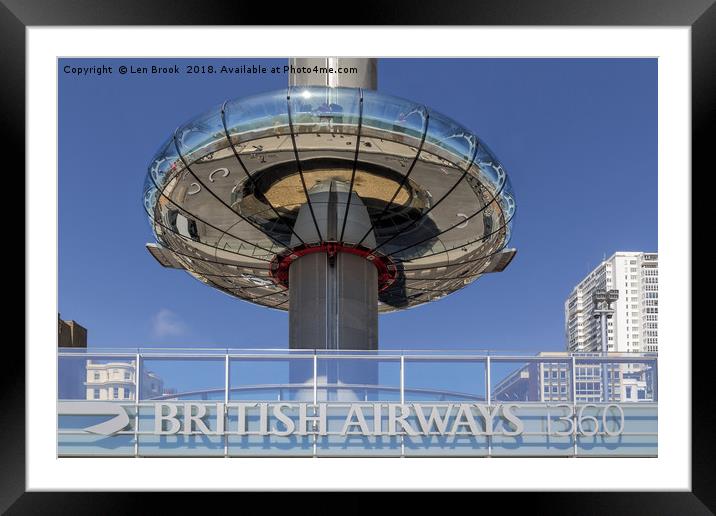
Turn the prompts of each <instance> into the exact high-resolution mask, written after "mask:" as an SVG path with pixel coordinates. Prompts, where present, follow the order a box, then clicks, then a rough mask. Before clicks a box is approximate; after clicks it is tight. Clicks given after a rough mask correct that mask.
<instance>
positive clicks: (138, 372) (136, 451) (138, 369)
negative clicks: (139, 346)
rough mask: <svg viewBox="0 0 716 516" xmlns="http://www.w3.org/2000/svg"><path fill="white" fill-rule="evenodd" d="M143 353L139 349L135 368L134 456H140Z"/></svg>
mask: <svg viewBox="0 0 716 516" xmlns="http://www.w3.org/2000/svg"><path fill="white" fill-rule="evenodd" d="M141 358H142V355H141V354H140V353H139V350H137V355H136V357H135V360H136V366H135V368H134V457H135V458H136V457H138V456H139V386H140V382H139V379H140V377H141V376H142V371H141V367H140V363H139V361H140V360H141Z"/></svg>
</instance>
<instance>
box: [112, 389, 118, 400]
mask: <svg viewBox="0 0 716 516" xmlns="http://www.w3.org/2000/svg"><path fill="white" fill-rule="evenodd" d="M112 398H113V399H119V387H112Z"/></svg>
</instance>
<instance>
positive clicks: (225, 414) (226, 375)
mask: <svg viewBox="0 0 716 516" xmlns="http://www.w3.org/2000/svg"><path fill="white" fill-rule="evenodd" d="M228 404H229V349H228V348H227V349H226V355H224V410H223V413H222V415H221V417H223V418H224V424H223V425H222V426H223V428H224V457H228V456H229V436H228V434H227V432H226V429H227V428H228V425H229V421H228V419H229V418H228V415H229V412H228V410H229V409H228V408H227V405H228ZM216 417H217V418H218V417H219V414H217V415H216Z"/></svg>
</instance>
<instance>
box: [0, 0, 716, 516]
mask: <svg viewBox="0 0 716 516" xmlns="http://www.w3.org/2000/svg"><path fill="white" fill-rule="evenodd" d="M715 1H716V0H652V1H650V2H644V1H643V0H602V1H599V2H597V1H594V0H532V1H523V0H490V1H475V0H473V1H472V2H468V1H465V0H463V1H460V2H451V3H446V2H435V1H430V2H428V1H423V2H419V8H417V7H418V4H417V3H415V2H406V1H394V2H390V3H388V2H385V1H383V2H372V1H366V2H362V3H360V4H358V5H354V6H353V8H352V9H351V11H354V12H352V14H351V17H350V18H348V17H347V14H341V15H339V16H338V19H336V18H337V16H336V13H337V12H340V11H337V10H336V9H329V8H325V9H324V8H322V4H321V3H318V4H317V3H315V2H313V3H311V4H308V5H305V6H303V8H301V7H300V6H296V7H299V8H297V9H287V8H286V6H284V7H283V8H281V7H278V5H279V4H276V7H277V8H275V9H269V10H268V11H267V10H266V8H265V7H261V6H260V5H257V4H253V5H252V6H248V5H239V4H237V3H226V2H216V1H208V0H203V1H198V0H183V1H182V0H176V1H167V0H160V1H158V0H155V1H150V0H114V1H109V0H74V1H73V0H0V41H2V45H0V48H2V49H3V50H2V60H1V62H2V75H3V79H4V80H3V81H2V82H3V85H2V88H1V89H0V91H2V94H1V95H0V97H1V98H2V108H3V111H2V113H3V115H4V118H5V124H4V125H5V127H6V128H7V129H8V131H5V132H6V134H5V135H4V139H3V142H4V144H5V146H6V149H17V151H16V152H14V158H15V159H16V160H17V165H16V167H17V169H20V167H22V169H24V167H25V163H24V156H25V154H24V152H21V151H20V149H24V148H25V142H24V137H25V131H24V128H25V113H26V112H25V57H26V55H25V44H26V39H25V29H26V28H27V27H28V26H64V25H73V26H93V25H97V26H101V25H157V26H162V25H265V24H271V25H282V24H306V25H324V24H325V25H335V24H340V25H347V24H350V25H553V26H565V25H576V26H596V25H607V26H609V25H616V26H689V27H691V52H692V55H691V65H692V68H691V73H692V77H691V79H692V175H691V178H693V176H694V175H695V174H694V172H693V171H695V170H701V172H702V173H703V174H705V173H706V171H707V166H709V165H710V166H711V167H713V164H712V160H708V158H709V157H710V156H709V154H710V151H711V149H710V147H711V146H712V143H711V142H710V141H709V139H708V135H710V134H712V133H713V129H714V125H716V124H715V121H716V109H715V107H716V93H715V92H716V41H715V38H714V36H716V5H715ZM257 7H258V8H257ZM345 7H346V8H348V7H350V6H349V5H346V6H345ZM346 12H348V11H347V10H345V11H344V13H346ZM709 129H711V131H709ZM660 143H662V144H663V142H660ZM12 177H13V178H15V177H16V176H12ZM684 178H685V180H689V179H690V178H689V177H688V171H684ZM25 193H26V195H27V192H25ZM694 204H695V203H693V201H692V205H694ZM692 219H693V221H694V222H696V218H695V217H692ZM685 266H688V264H685ZM692 266H693V264H692ZM692 270H693V269H692ZM25 273H26V275H27V274H28V271H27V270H25ZM672 344H673V345H678V346H683V347H684V348H685V349H686V347H687V345H688V344H689V343H670V345H672ZM700 344H702V345H696V346H694V347H692V350H691V352H692V386H691V387H692V414H694V416H698V421H694V422H693V423H692V457H691V464H692V474H691V481H692V489H691V491H689V492H639V493H626V492H618V493H616V492H609V493H600V492H588V493H584V492H583V493H577V492H558V493H541V494H536V493H530V494H529V495H524V494H517V493H513V494H510V502H509V504H508V506H510V507H515V508H516V507H517V506H516V505H515V501H516V500H518V498H520V497H524V496H529V500H526V502H527V503H528V504H529V505H528V507H529V509H528V510H530V511H531V512H534V513H536V514H543V513H548V514H606V513H612V514H622V513H624V514H627V513H629V514H712V513H716V489H715V487H716V466H714V464H716V456H715V455H714V446H713V438H714V428H716V426H715V425H716V421H715V419H716V417H715V416H714V411H713V410H712V409H711V406H712V404H711V401H712V399H711V397H710V396H709V392H710V390H709V388H708V386H707V382H708V381H709V380H710V379H711V376H712V375H713V372H710V371H709V370H708V369H707V368H709V367H710V361H709V357H708V351H707V349H708V347H709V346H710V342H708V341H705V342H701V343H700ZM48 352H50V349H49V348H48ZM52 352H54V349H52ZM4 356H5V360H6V362H5V364H6V366H5V370H4V372H3V375H2V376H1V380H0V381H1V382H2V388H1V389H0V399H1V403H0V407H2V410H3V412H4V414H7V415H10V414H12V417H3V418H2V419H3V422H2V424H1V425H0V450H2V451H1V454H0V464H2V466H0V484H1V486H0V511H3V512H4V511H7V513H8V514H35V513H37V514H40V513H42V514H47V513H51V514H54V513H71V514H115V513H116V514H127V513H131V512H137V513H140V514H142V513H146V512H147V506H146V505H144V504H145V503H146V500H145V497H144V496H142V497H139V496H127V495H126V494H123V493H98V492H94V493H81V492H62V493H57V492H55V493H38V492H32V493H28V492H26V488H25V473H26V471H25V444H26V443H25V377H24V373H25V367H24V364H25V354H24V352H23V351H21V348H20V347H19V346H17V345H16V344H13V343H12V342H11V341H9V340H8V342H6V346H5V353H4ZM7 364H11V366H8V365H7ZM556 489H559V488H558V487H557V488H556ZM503 495H504V493H503ZM161 496H162V497H165V498H164V499H165V501H168V500H166V497H168V496H171V497H176V496H181V499H172V501H171V502H170V503H171V506H172V507H173V508H174V509H176V508H177V507H178V506H179V503H181V506H180V507H181V508H182V509H184V510H187V509H189V508H190V506H191V505H193V503H196V502H199V503H202V502H200V501H199V499H190V498H189V497H188V496H186V493H182V494H179V493H174V494H164V495H161ZM212 496H216V495H212ZM479 496H481V497H482V496H486V494H480V495H479ZM493 496H494V495H491V497H493ZM498 496H499V494H498ZM359 500H360V495H359V494H358V493H355V494H350V495H345V497H344V498H342V500H341V502H340V503H341V505H342V506H343V507H346V508H349V507H355V508H360V507H361V505H360V504H359V503H358V502H359ZM178 502H179V503H178ZM267 502H268V500H267ZM214 503H216V502H214ZM271 503H273V502H271ZM480 503H481V504H484V503H486V502H484V501H481V502H480ZM325 506H326V507H330V506H329V505H325ZM363 507H365V506H364V505H363ZM483 507H484V508H486V507H487V505H483ZM212 510H219V507H218V506H214V508H213V509H212ZM267 510H268V506H267Z"/></svg>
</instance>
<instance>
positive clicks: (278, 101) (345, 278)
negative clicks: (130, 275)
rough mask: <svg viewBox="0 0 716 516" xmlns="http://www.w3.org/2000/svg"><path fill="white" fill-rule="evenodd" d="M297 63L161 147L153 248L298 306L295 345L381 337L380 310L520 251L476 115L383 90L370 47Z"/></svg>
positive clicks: (363, 346)
mask: <svg viewBox="0 0 716 516" xmlns="http://www.w3.org/2000/svg"><path fill="white" fill-rule="evenodd" d="M290 64H291V65H292V66H293V67H295V69H296V71H297V73H291V74H290V76H289V86H288V89H286V90H281V91H277V92H270V93H265V94H261V95H256V96H253V97H247V98H242V99H239V100H228V101H226V102H224V103H223V104H222V105H220V106H217V107H215V108H214V109H212V110H210V111H208V112H207V113H206V114H204V115H201V116H199V117H198V118H196V119H194V120H191V121H189V122H187V123H186V124H184V125H182V126H180V127H179V128H177V129H176V130H175V131H174V133H173V134H172V135H171V136H170V137H169V138H168V139H167V141H166V142H165V143H164V144H163V145H162V146H161V148H160V150H159V152H158V153H157V155H156V156H155V157H154V159H152V161H151V163H150V166H149V172H148V174H147V178H146V182H145V188H144V206H145V208H146V210H147V213H148V215H149V218H150V222H151V224H152V228H153V230H154V234H155V236H156V240H157V243H156V244H147V248H148V249H149V251H150V252H151V253H152V255H153V256H154V257H155V258H156V259H157V260H158V261H159V262H160V263H161V264H162V265H164V266H166V267H173V268H178V269H184V270H186V271H187V272H189V273H190V274H192V275H193V276H194V277H196V278H197V279H199V280H200V281H202V282H203V283H205V284H207V285H210V286H212V287H214V288H217V289H219V290H221V291H223V292H225V293H227V294H229V295H232V296H235V297H239V298H241V299H244V300H247V301H251V302H253V303H257V304H260V305H264V306H267V307H270V308H276V309H279V310H288V311H289V319H290V324H289V327H290V331H289V333H290V334H289V348H291V349H351V350H374V349H377V347H378V313H379V312H388V311H392V310H400V309H404V308H410V307H412V306H416V305H419V304H422V303H425V302H428V301H433V300H435V299H439V298H441V297H443V296H445V295H447V294H450V293H451V292H454V291H456V290H458V289H460V288H463V287H464V286H466V285H468V284H469V283H471V282H472V281H474V280H475V279H477V278H479V277H480V276H481V275H483V274H487V273H491V272H498V271H502V270H503V269H504V268H505V267H506V266H507V265H508V264H509V263H510V261H511V260H512V258H513V256H514V254H515V250H514V249H509V248H507V245H508V242H509V238H510V221H511V219H512V216H513V214H514V211H515V201H514V195H513V192H512V188H511V186H510V183H509V180H508V178H507V175H506V174H505V171H504V169H503V167H502V165H501V163H500V162H499V161H498V159H497V158H496V157H495V156H494V154H493V153H492V152H491V151H490V150H489V149H488V147H487V146H486V145H485V143H484V142H483V141H481V140H480V139H479V138H478V137H477V136H476V135H475V134H474V133H472V132H471V131H470V130H468V129H466V128H465V127H463V126H461V125H460V124H458V123H457V122H455V121H453V120H452V119H450V118H448V117H446V116H444V115H441V114H440V113H437V112H435V111H433V110H432V109H430V108H428V107H426V106H423V105H421V104H417V103H414V102H411V101H408V100H404V99H401V98H397V97H393V96H389V95H384V94H381V93H379V92H378V91H377V90H376V88H377V67H376V62H375V60H373V59H354V58H351V59H343V58H337V59H334V58H328V59H318V58H313V59H291V60H290ZM339 68H343V69H345V68H348V69H350V68H355V69H357V73H337V70H338V69H339ZM306 69H310V70H311V72H310V73H309V72H305V70H306ZM300 70H304V72H302V73H298V71H300ZM332 70H333V71H332Z"/></svg>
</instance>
